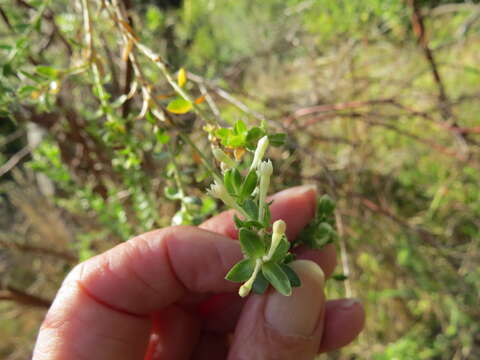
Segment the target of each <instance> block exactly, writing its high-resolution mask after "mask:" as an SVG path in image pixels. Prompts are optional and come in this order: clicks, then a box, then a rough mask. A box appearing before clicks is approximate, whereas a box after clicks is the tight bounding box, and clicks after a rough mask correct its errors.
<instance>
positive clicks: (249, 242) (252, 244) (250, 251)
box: [238, 228, 265, 259]
mask: <svg viewBox="0 0 480 360" xmlns="http://www.w3.org/2000/svg"><path fill="white" fill-rule="evenodd" d="M238 237H239V239H240V246H241V248H242V252H243V253H244V254H245V255H246V256H248V257H250V258H255V259H256V258H260V257H262V256H263V255H265V244H264V242H263V241H262V239H261V238H260V236H258V234H257V233H256V232H255V231H252V230H250V229H246V228H241V229H240V231H239V233H238Z"/></svg>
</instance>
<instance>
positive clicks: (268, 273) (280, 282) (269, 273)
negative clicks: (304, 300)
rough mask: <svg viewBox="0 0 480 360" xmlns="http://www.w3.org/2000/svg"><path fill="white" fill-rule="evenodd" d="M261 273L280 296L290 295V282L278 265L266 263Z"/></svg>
mask: <svg viewBox="0 0 480 360" xmlns="http://www.w3.org/2000/svg"><path fill="white" fill-rule="evenodd" d="M262 273H263V275H265V277H266V278H267V280H268V281H269V282H270V284H272V286H273V287H274V288H275V289H276V290H277V291H278V292H279V293H280V294H282V295H285V296H289V295H291V294H292V286H291V285H290V280H289V278H288V276H287V274H285V272H284V271H283V270H282V268H281V267H280V265H278V264H276V263H274V262H271V261H269V262H266V263H265V264H263V266H262Z"/></svg>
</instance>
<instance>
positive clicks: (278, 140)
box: [268, 133, 287, 147]
mask: <svg viewBox="0 0 480 360" xmlns="http://www.w3.org/2000/svg"><path fill="white" fill-rule="evenodd" d="M268 140H269V141H270V145H272V146H275V147H278V146H282V145H284V144H285V142H286V141H287V134H283V133H279V134H272V135H268Z"/></svg>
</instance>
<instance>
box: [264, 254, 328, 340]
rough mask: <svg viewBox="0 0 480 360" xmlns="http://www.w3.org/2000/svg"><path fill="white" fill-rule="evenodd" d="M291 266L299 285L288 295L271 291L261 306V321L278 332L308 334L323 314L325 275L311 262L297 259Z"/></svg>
mask: <svg viewBox="0 0 480 360" xmlns="http://www.w3.org/2000/svg"><path fill="white" fill-rule="evenodd" d="M291 267H292V269H293V270H294V271H295V272H296V273H297V275H298V276H299V277H300V280H301V281H302V285H301V286H300V287H298V288H294V289H293V293H292V295H291V296H284V295H281V294H279V293H278V292H276V291H275V292H273V291H272V292H271V293H270V294H269V295H268V299H267V304H266V307H265V321H266V322H267V324H268V325H269V326H271V327H272V328H274V329H275V330H276V331H278V332H279V333H281V334H285V335H300V336H309V335H312V334H313V332H314V331H315V329H316V327H317V323H318V319H319V317H320V315H321V314H322V313H323V308H324V303H325V300H324V295H323V287H324V281H325V280H324V279H325V276H324V274H323V271H322V269H321V268H320V267H319V266H318V265H317V264H315V263H314V262H312V261H308V260H297V261H294V262H292V263H291Z"/></svg>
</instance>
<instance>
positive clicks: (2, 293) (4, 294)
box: [0, 285, 52, 309]
mask: <svg viewBox="0 0 480 360" xmlns="http://www.w3.org/2000/svg"><path fill="white" fill-rule="evenodd" d="M0 301H12V302H15V303H18V304H21V305H25V306H31V307H38V308H42V309H48V308H49V307H50V305H51V304H52V301H50V300H47V299H44V298H41V297H39V296H37V295H33V294H29V293H27V292H25V291H24V290H20V289H17V288H15V287H13V286H11V285H7V286H6V288H5V289H4V290H0Z"/></svg>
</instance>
